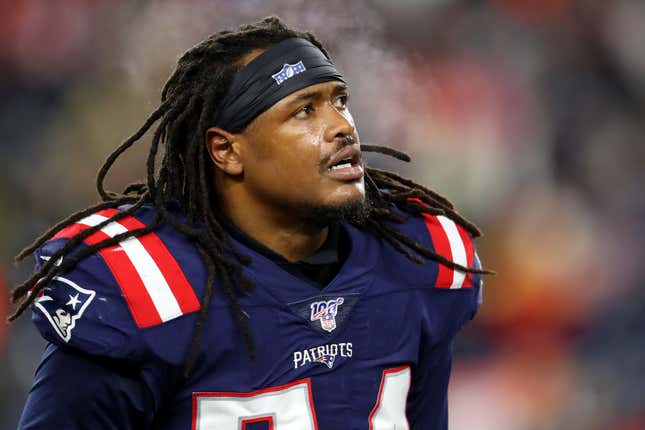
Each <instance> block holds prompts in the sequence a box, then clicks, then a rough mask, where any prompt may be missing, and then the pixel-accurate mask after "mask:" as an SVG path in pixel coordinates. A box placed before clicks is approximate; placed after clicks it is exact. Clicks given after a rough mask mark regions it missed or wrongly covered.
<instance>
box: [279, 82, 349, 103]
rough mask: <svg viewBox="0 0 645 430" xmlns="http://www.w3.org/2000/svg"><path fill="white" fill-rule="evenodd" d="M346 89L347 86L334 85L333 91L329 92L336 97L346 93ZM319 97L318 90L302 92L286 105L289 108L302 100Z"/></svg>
mask: <svg viewBox="0 0 645 430" xmlns="http://www.w3.org/2000/svg"><path fill="white" fill-rule="evenodd" d="M347 89H348V88H347V85H345V84H343V83H338V84H336V85H334V89H333V90H331V93H332V95H336V94H338V93H342V92H346V91H347ZM320 95H321V91H320V90H318V91H307V92H304V93H302V94H298V95H297V96H295V97H294V98H293V99H291V100H289V101H288V102H287V105H288V106H290V105H294V104H296V103H298V102H301V101H303V100H309V99H315V98H317V97H320Z"/></svg>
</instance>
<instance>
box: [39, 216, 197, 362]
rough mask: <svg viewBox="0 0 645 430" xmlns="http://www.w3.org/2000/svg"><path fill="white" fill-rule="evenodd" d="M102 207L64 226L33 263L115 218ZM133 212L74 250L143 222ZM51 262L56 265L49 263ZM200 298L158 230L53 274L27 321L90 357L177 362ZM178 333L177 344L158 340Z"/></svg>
mask: <svg viewBox="0 0 645 430" xmlns="http://www.w3.org/2000/svg"><path fill="white" fill-rule="evenodd" d="M116 211H117V209H109V210H106V211H101V212H98V213H96V214H93V215H90V216H88V217H87V218H85V219H82V220H80V221H79V222H77V223H75V224H73V225H71V226H69V227H67V228H66V229H64V230H62V231H61V232H60V233H59V234H57V235H56V236H55V237H54V238H53V239H52V240H50V241H49V242H47V243H46V244H45V245H44V246H43V247H42V248H40V249H39V250H37V252H36V255H35V256H36V265H37V266H36V267H37V268H39V267H41V265H42V264H44V263H45V262H47V261H49V260H50V259H51V258H53V257H52V256H53V255H54V253H55V252H56V251H57V250H59V249H60V248H61V247H63V246H64V245H65V244H66V243H67V241H68V240H69V239H70V238H71V237H73V236H74V235H75V234H77V233H78V232H80V231H82V230H83V229H87V228H90V227H91V226H94V225H97V224H98V223H100V222H102V221H104V220H106V219H107V218H108V217H110V216H112V215H114V214H115V213H116ZM144 222H145V220H144V221H140V220H139V219H138V218H135V217H133V216H129V217H125V218H122V219H120V220H118V221H116V222H112V223H109V224H107V225H106V226H105V227H104V228H102V229H101V230H99V231H98V232H96V233H94V234H93V235H90V236H89V237H88V238H86V239H85V241H84V243H82V244H80V245H79V246H78V247H77V248H76V249H73V250H71V252H68V253H66V255H65V256H64V257H63V258H73V255H74V254H75V253H76V252H78V251H80V250H82V249H83V248H84V247H87V246H92V245H94V244H96V243H98V242H100V241H102V240H104V239H106V238H109V237H113V236H115V235H118V234H121V233H124V232H126V231H128V230H133V229H136V228H140V227H144V226H145V223H144ZM54 264H61V261H56V262H55V263H54ZM199 307H200V304H199V301H198V300H197V297H196V295H195V292H194V291H193V289H192V287H191V284H190V283H189V282H188V280H187V278H186V276H185V274H184V272H183V270H182V268H181V267H180V265H179V263H178V262H177V260H176V259H175V258H174V257H173V255H172V254H171V252H170V251H169V247H168V246H166V244H165V243H164V241H163V240H162V239H161V238H160V236H159V235H158V234H157V232H154V233H148V234H146V235H143V236H140V237H130V238H127V239H125V240H123V241H121V242H119V243H118V244H116V245H114V246H109V247H106V248H103V249H101V250H99V251H98V252H95V253H93V254H91V255H90V256H89V257H86V258H84V259H82V260H81V261H80V262H78V263H77V264H76V265H75V266H74V267H73V269H71V270H69V271H67V272H64V273H60V274H58V276H56V277H54V278H53V279H52V280H51V281H50V282H48V284H47V285H46V286H45V287H44V288H43V289H42V290H41V291H40V292H39V293H38V297H37V298H36V300H35V301H34V304H33V306H32V309H33V318H32V319H33V322H34V324H35V325H36V327H37V329H38V331H39V332H40V333H41V335H42V336H43V337H44V338H45V339H46V340H48V341H50V342H52V343H53V344H56V345H61V346H64V347H69V348H73V349H76V350H78V351H80V352H82V353H87V354H91V355H94V356H101V357H108V358H114V359H124V360H131V361H139V362H140V361H144V360H147V359H150V358H151V357H152V356H162V357H165V358H166V357H167V358H171V359H174V360H177V361H178V360H180V357H181V356H182V354H183V353H184V352H185V349H186V346H185V345H184V344H185V343H186V341H184V342H183V343H182V342H181V341H182V340H184V338H186V337H187V336H186V335H185V333H187V332H188V333H190V331H187V330H186V329H187V327H188V324H187V322H186V321H185V320H186V318H180V317H182V316H184V315H186V314H191V313H194V311H196V310H198V309H199ZM173 334H174V335H178V334H182V336H177V337H179V340H178V342H177V343H176V345H173V346H167V342H165V344H166V346H164V345H163V344H161V343H160V342H159V339H160V338H161V339H163V338H165V339H167V338H168V336H173Z"/></svg>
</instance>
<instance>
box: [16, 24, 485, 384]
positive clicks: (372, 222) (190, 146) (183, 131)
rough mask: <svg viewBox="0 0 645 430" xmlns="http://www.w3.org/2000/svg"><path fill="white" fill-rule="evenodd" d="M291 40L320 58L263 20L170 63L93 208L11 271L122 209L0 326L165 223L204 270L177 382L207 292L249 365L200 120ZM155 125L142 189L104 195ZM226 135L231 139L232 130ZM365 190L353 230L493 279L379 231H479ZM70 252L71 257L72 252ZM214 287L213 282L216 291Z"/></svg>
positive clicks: (441, 204)
mask: <svg viewBox="0 0 645 430" xmlns="http://www.w3.org/2000/svg"><path fill="white" fill-rule="evenodd" d="M293 37H300V38H304V39H307V40H309V41H310V42H311V43H313V44H314V45H315V46H316V47H318V48H319V49H320V50H321V51H322V52H323V53H324V54H325V56H327V57H328V58H329V55H328V53H327V51H326V50H325V48H323V46H322V44H321V43H320V42H319V41H318V40H316V38H315V37H314V36H313V35H312V34H311V33H308V32H301V31H297V30H294V29H291V28H289V27H287V26H286V25H285V24H284V23H282V22H281V21H280V19H279V18H277V17H268V18H265V19H263V20H261V21H259V22H256V23H254V24H249V25H243V26H241V27H240V28H239V29H238V30H237V31H230V30H226V31H221V32H219V33H215V34H213V35H211V36H210V37H208V38H207V39H206V40H204V41H203V42H201V43H199V44H198V45H196V46H194V47H193V48H191V49H189V50H188V51H187V52H186V53H185V54H184V55H183V56H182V57H181V58H180V59H179V61H178V64H177V68H176V70H175V71H174V73H173V74H172V75H171V76H170V78H169V79H168V81H167V82H166V84H165V85H164V87H163V90H162V92H161V104H160V105H159V107H158V108H157V109H156V110H155V111H154V112H152V114H151V115H150V116H149V117H148V119H147V120H146V121H145V122H144V124H143V125H142V126H141V128H140V129H139V130H138V131H137V132H136V133H134V134H133V135H132V136H131V137H130V138H128V139H127V140H126V141H125V142H123V143H122V144H121V145H120V146H119V147H117V148H116V149H115V150H114V152H112V153H111V154H110V155H109V156H108V158H107V159H106V161H105V163H104V164H103V166H102V167H101V169H100V170H99V172H98V175H97V180H96V187H97V190H98V193H99V196H100V198H101V202H100V203H98V204H95V205H93V206H90V207H88V208H86V209H83V210H81V211H79V212H76V213H74V214H72V215H70V216H69V217H67V218H65V219H64V220H62V221H61V222H59V223H58V224H56V225H54V226H52V227H51V228H50V229H49V230H47V231H46V232H45V233H44V234H43V235H41V236H40V237H38V238H37V239H36V240H35V241H34V242H33V243H32V244H31V245H29V246H27V247H26V248H25V249H23V250H22V251H21V252H20V253H19V254H18V255H17V256H16V257H15V260H16V261H17V262H19V261H21V260H23V259H24V258H25V257H27V256H29V255H31V254H33V252H34V251H35V250H36V249H37V248H39V247H40V246H42V245H43V244H44V243H45V242H46V241H48V240H49V239H51V238H52V237H53V236H54V235H55V234H56V233H58V232H59V231H61V230H62V229H64V228H65V227H67V226H69V225H71V224H73V223H75V222H76V221H79V220H81V219H83V218H84V217H86V216H88V215H91V214H92V213H94V212H96V211H98V210H102V209H106V208H116V207H120V206H124V205H129V206H128V207H127V208H126V209H124V210H121V211H119V212H117V213H116V214H114V215H113V216H112V217H110V218H108V219H106V220H105V221H103V222H101V223H99V224H97V225H95V226H93V227H90V228H88V229H86V230H83V231H82V232H80V233H78V234H76V235H75V236H73V237H72V238H70V239H69V240H68V241H67V242H66V243H65V245H64V246H63V247H62V248H61V249H59V250H58V251H57V252H55V253H54V254H53V255H52V256H51V257H50V259H49V260H48V261H46V262H45V263H44V264H43V265H42V267H40V269H39V270H38V271H37V272H36V273H35V274H34V275H33V276H31V277H30V278H29V279H27V280H26V281H24V282H23V283H21V284H20V285H18V286H17V287H16V288H15V289H14V290H13V291H12V301H13V302H14V303H17V302H19V304H18V306H17V309H16V311H15V312H14V313H13V314H12V315H11V316H10V317H9V318H8V319H9V321H13V320H15V319H16V318H18V317H19V316H20V315H21V314H22V313H23V312H24V311H25V309H27V307H28V306H29V305H30V304H31V303H33V302H34V300H35V298H36V297H37V293H38V292H39V291H41V290H42V289H43V288H44V287H45V286H46V285H47V284H48V283H49V281H51V280H52V279H53V278H54V277H55V276H56V275H57V274H60V273H65V272H66V271H69V270H70V269H72V268H73V267H74V266H75V265H76V264H77V263H78V262H79V261H81V260H83V259H84V258H86V257H88V256H89V255H92V254H93V253H95V252H97V251H98V250H100V249H103V248H105V247H109V246H113V245H116V244H117V243H119V242H121V241H123V240H125V239H126V238H128V237H133V236H141V235H144V234H146V233H149V232H152V231H154V230H155V229H156V228H158V227H159V226H160V225H161V224H162V223H168V224H170V225H171V226H173V227H174V228H175V229H177V230H178V231H180V232H181V233H183V234H184V235H186V236H187V237H188V238H190V239H191V240H192V241H193V242H194V243H195V245H196V247H197V249H198V251H199V254H200V256H201V258H202V260H203V262H204V264H205V265H206V267H207V270H208V277H207V283H206V286H205V293H204V296H203V297H202V306H201V309H200V313H199V317H198V321H197V324H196V327H195V332H194V335H193V340H192V345H191V350H190V353H189V355H188V358H187V360H186V368H185V375H186V376H187V375H188V374H189V372H190V370H191V368H192V366H193V365H194V362H195V360H196V358H197V356H198V352H199V346H200V340H201V336H202V332H203V328H204V322H205V321H206V317H207V314H208V309H209V303H210V301H211V297H212V294H213V289H214V287H215V285H216V284H217V285H218V286H219V288H221V289H222V290H223V293H224V294H225V295H226V297H227V298H228V301H229V303H230V306H231V311H232V314H233V316H234V318H235V320H236V322H237V325H238V328H239V330H240V331H241V333H242V335H243V336H244V338H245V341H246V344H247V347H248V351H249V355H250V356H251V358H254V357H255V345H254V342H253V339H252V337H251V333H250V329H249V326H248V322H247V320H246V319H245V317H244V314H243V312H242V309H241V308H240V305H239V303H238V300H237V293H240V292H243V293H248V292H249V291H251V290H252V289H253V287H254V286H253V284H252V282H250V281H249V280H248V279H247V278H245V277H244V276H243V274H242V267H243V266H246V265H248V264H249V263H250V259H249V257H248V256H246V255H243V254H241V253H240V252H239V251H238V250H237V249H236V247H235V245H234V244H233V242H232V241H231V238H230V237H229V235H228V234H227V232H226V230H225V229H224V228H223V227H222V222H221V216H222V215H221V214H220V213H218V211H217V207H216V206H214V203H213V199H212V195H213V186H214V185H213V179H212V178H213V177H214V175H213V172H214V170H213V169H214V168H215V167H214V166H213V164H212V163H211V162H210V159H209V156H208V154H207V150H206V145H204V136H205V133H206V130H207V129H208V128H209V127H210V126H211V125H212V124H210V121H211V119H212V117H213V115H212V114H213V112H214V111H215V110H216V109H217V108H218V105H219V103H220V100H222V98H223V97H224V96H225V94H226V92H227V90H228V88H229V87H230V85H231V82H232V80H233V77H234V76H235V74H236V72H237V71H238V70H239V69H240V68H241V67H242V64H241V62H240V61H241V59H242V57H243V56H244V55H245V54H247V53H249V52H250V51H252V50H255V49H266V48H269V47H270V46H272V45H275V44H277V43H279V42H281V41H283V40H285V39H288V38H293ZM157 122H159V124H158V125H157V128H156V129H155V131H154V134H153V136H152V141H151V144H150V151H149V154H148V159H147V178H146V181H145V182H138V183H134V184H130V185H128V186H127V187H126V188H125V189H124V190H123V192H121V193H117V192H112V191H108V190H106V189H105V187H104V185H103V182H104V179H105V177H106V175H107V173H108V171H109V170H110V168H111V167H112V165H113V164H114V162H115V161H116V160H117V158H118V157H119V156H120V155H121V154H123V153H124V152H125V151H126V150H127V149H128V148H130V147H131V146H132V145H134V144H135V143H136V142H138V141H140V139H141V138H142V137H143V136H144V135H145V134H146V133H147V132H148V131H149V130H150V128H151V127H152V126H153V125H154V124H155V123H157ZM229 131H230V132H232V133H236V132H241V131H242V130H229ZM362 150H363V151H367V152H378V153H382V154H385V155H389V156H392V157H395V158H397V159H399V160H403V161H409V160H410V157H409V156H407V155H406V154H404V153H402V152H399V151H397V150H395V149H392V148H388V147H383V146H375V145H363V146H362ZM158 158H160V160H158ZM365 183H366V193H367V198H368V199H369V200H370V202H371V209H370V212H369V215H368V216H367V217H366V219H365V220H363V221H356V223H359V222H360V225H357V226H358V227H362V228H370V229H372V230H373V231H374V232H375V233H376V234H378V235H379V236H380V237H382V238H383V239H384V240H385V241H387V242H388V243H389V244H391V245H392V246H393V247H394V248H395V249H396V250H397V251H399V252H401V253H402V254H404V255H405V256H406V257H407V258H408V259H409V260H411V261H413V262H414V263H418V264H422V263H424V261H425V260H424V259H431V260H435V261H437V262H439V263H441V264H444V265H446V266H448V267H451V268H453V269H457V270H460V271H463V272H468V273H482V274H490V273H493V272H490V271H487V270H481V269H475V268H470V267H464V266H462V265H460V264H457V263H455V262H453V261H450V260H448V259H446V258H444V257H442V256H441V255H438V254H437V253H435V252H434V251H432V250H430V249H428V248H426V247H424V246H422V245H421V244H419V243H418V242H417V241H415V240H414V239H412V238H410V237H408V236H406V235H405V234H403V233H402V232H400V231H399V230H397V229H395V228H393V227H392V226H391V225H390V223H388V222H386V221H389V222H393V223H403V222H404V221H405V220H406V217H405V216H403V215H401V214H400V213H399V212H396V211H394V210H393V206H396V207H398V208H399V209H402V210H404V211H406V212H408V213H411V214H420V213H429V214H435V215H439V214H441V215H445V216H447V217H449V218H451V219H452V220H453V221H455V222H456V223H458V224H460V225H461V226H463V227H464V228H465V229H466V230H467V231H468V232H469V233H470V234H471V235H472V236H473V237H478V236H480V235H481V233H480V231H479V229H478V228H477V227H476V226H475V225H474V224H472V223H470V222H469V221H468V220H466V219H465V218H463V217H462V216H461V215H459V214H458V213H457V211H456V210H455V208H454V206H453V205H452V203H450V201H448V200H447V199H446V198H445V197H442V196H441V195H439V194H437V193H436V192H434V191H431V190H429V189H427V188H425V187H423V186H421V185H419V184H416V183H414V182H413V181H411V180H409V179H406V178H404V177H401V176H399V175H397V174H395V173H392V172H389V171H385V170H379V169H375V168H370V167H367V168H366V170H365ZM144 204H152V205H154V207H155V209H156V211H155V213H156V215H155V218H154V219H153V221H152V222H151V223H149V225H147V226H145V227H143V228H139V229H135V230H129V231H127V232H124V233H122V234H118V235H116V236H114V237H111V238H109V239H105V240H103V241H101V242H98V243H96V244H94V245H91V246H88V247H85V248H82V249H81V250H76V249H77V247H78V245H79V244H81V243H82V242H83V240H84V239H86V238H87V237H89V236H91V235H92V234H94V233H95V232H97V231H99V230H100V229H102V228H103V227H105V226H106V225H107V224H109V223H111V222H114V221H118V220H119V219H122V218H124V217H126V216H128V215H132V214H133V213H134V212H135V211H136V210H137V209H139V208H140V207H141V206H142V205H144ZM177 205H178V206H179V207H180V208H181V211H182V213H183V215H184V216H185V218H181V219H180V218H179V217H178V216H177V215H176V212H174V211H171V209H170V208H171V207H176V206H177ZM74 250H76V252H74V253H72V251H74ZM227 251H229V252H227ZM70 254H71V255H70ZM62 256H65V258H64V259H63V260H62V262H60V264H58V265H57V264H56V262H57V261H60V260H59V258H60V257H62ZM216 280H219V282H217V283H216Z"/></svg>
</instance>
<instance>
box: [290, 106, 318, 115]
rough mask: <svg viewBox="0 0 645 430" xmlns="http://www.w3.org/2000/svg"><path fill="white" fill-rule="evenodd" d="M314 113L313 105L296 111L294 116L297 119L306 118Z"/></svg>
mask: <svg viewBox="0 0 645 430" xmlns="http://www.w3.org/2000/svg"><path fill="white" fill-rule="evenodd" d="M313 111H314V107H313V105H312V104H311V103H309V104H306V105H304V106H303V107H301V108H300V109H298V110H297V111H296V113H295V114H294V115H293V116H294V117H295V118H306V117H308V116H309V115H311V113H312V112H313Z"/></svg>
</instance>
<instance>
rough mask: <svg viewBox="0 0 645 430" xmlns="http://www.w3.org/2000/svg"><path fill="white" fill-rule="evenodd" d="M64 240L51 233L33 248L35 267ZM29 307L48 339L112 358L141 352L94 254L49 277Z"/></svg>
mask: <svg viewBox="0 0 645 430" xmlns="http://www.w3.org/2000/svg"><path fill="white" fill-rule="evenodd" d="M66 241H67V239H64V238H60V239H55V240H52V241H50V242H48V243H46V244H45V246H43V247H42V248H40V249H39V250H38V251H36V253H35V256H36V269H39V268H40V267H41V266H42V265H43V264H44V263H45V262H46V261H48V260H49V259H50V256H51V255H53V254H54V253H55V252H56V251H57V250H58V249H60V248H61V247H62V246H64V244H65V242H66ZM82 246H83V245H82ZM64 258H65V257H64ZM55 264H60V261H58V262H56V263H55ZM32 310H33V316H32V321H33V322H34V324H35V325H36V328H37V329H38V331H39V332H40V334H41V335H42V336H43V337H44V338H45V339H46V340H48V341H50V342H52V343H53V344H56V345H62V346H66V347H72V348H74V349H77V350H80V351H82V352H85V353H88V354H92V355H98V356H107V357H111V358H117V359H128V360H135V361H138V360H142V359H143V358H144V356H145V350H146V348H145V346H144V342H143V341H142V339H141V336H140V333H139V330H137V327H136V324H135V323H134V321H133V318H132V316H131V314H130V312H129V310H128V306H127V304H126V302H125V299H124V297H123V295H122V294H121V291H120V289H119V287H118V285H116V283H115V280H114V278H113V277H112V275H111V273H110V270H109V269H108V267H107V266H106V264H105V262H104V261H103V259H102V258H101V256H100V255H98V254H93V255H91V256H89V257H87V258H85V259H84V260H82V261H81V262H79V263H78V264H77V265H76V266H75V267H74V268H73V269H72V270H70V271H68V272H66V273H62V274H59V275H58V276H56V277H54V278H53V279H52V280H51V281H50V282H49V283H48V284H47V285H46V286H45V287H44V288H43V289H42V290H41V291H40V292H39V293H38V297H37V298H36V300H35V301H34V303H33V305H32Z"/></svg>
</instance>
